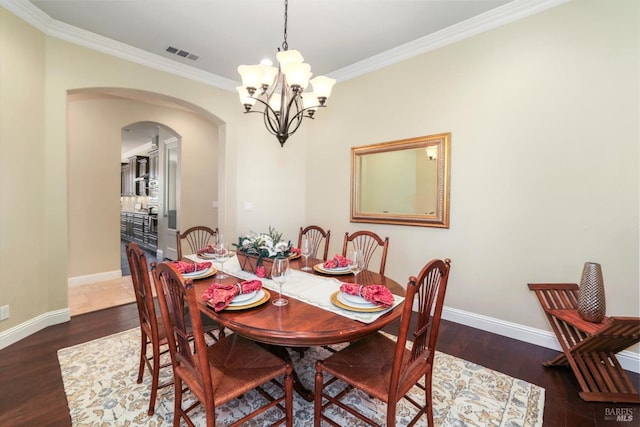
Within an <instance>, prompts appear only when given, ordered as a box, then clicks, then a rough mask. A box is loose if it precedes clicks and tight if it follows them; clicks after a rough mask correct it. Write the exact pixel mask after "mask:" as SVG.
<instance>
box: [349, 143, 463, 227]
mask: <svg viewBox="0 0 640 427" xmlns="http://www.w3.org/2000/svg"><path fill="white" fill-rule="evenodd" d="M450 146H451V134H450V133H441V134H437V135H429V136H420V137H416V138H409V139H402V140H398V141H390V142H384V143H381V144H372V145H365V146H360V147H351V222H369V223H380V224H399V225H415V226H420V227H439V228H449V180H450V177H449V168H450V159H449V156H450V150H451V147H450Z"/></svg>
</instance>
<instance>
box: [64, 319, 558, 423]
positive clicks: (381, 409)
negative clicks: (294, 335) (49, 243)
mask: <svg viewBox="0 0 640 427" xmlns="http://www.w3.org/2000/svg"><path fill="white" fill-rule="evenodd" d="M139 346H140V332H139V330H138V328H134V329H131V330H128V331H125V332H121V333H118V334H114V335H110V336H107V337H104V338H100V339H97V340H94V341H90V342H87V343H83V344H79V345H76V346H74V347H68V348H64V349H61V350H59V351H58V359H59V361H60V368H61V371H62V378H63V382H64V389H65V392H66V395H67V401H68V404H69V412H70V414H71V420H72V423H73V426H76V427H78V426H125V425H126V426H138V425H139V426H161V425H171V423H172V422H173V387H166V388H164V389H160V390H159V391H158V398H157V402H156V411H155V414H154V415H153V416H148V415H147V406H148V399H149V393H150V387H151V376H150V374H149V372H148V370H147V371H146V372H145V376H144V380H143V382H142V383H141V384H136V377H137V372H138V360H139V351H140V348H139ZM329 354H330V353H329V352H328V351H327V350H325V349H323V348H320V347H312V348H310V349H309V350H307V352H306V353H305V356H304V358H302V359H300V358H299V357H298V355H297V353H293V354H292V359H293V360H294V364H295V367H296V370H297V371H298V373H299V374H300V376H301V381H302V382H303V383H304V384H305V385H306V386H307V387H308V388H309V389H313V378H314V361H315V360H317V359H322V358H325V357H327V356H328V355H329ZM435 360H436V361H435V366H434V373H433V393H434V396H433V406H434V421H435V424H436V425H438V426H455V427H461V426H508V427H516V426H523V427H524V426H527V427H535V426H541V425H542V419H543V412H544V395H545V393H544V389H543V388H541V387H538V386H536V385H533V384H530V383H528V382H526V381H522V380H519V379H516V378H512V377H510V376H508V375H504V374H502V373H500V372H496V371H492V370H490V369H487V368H484V367H482V366H479V365H476V364H473V363H470V362H467V361H465V360H462V359H459V358H456V357H453V356H450V355H447V354H444V353H440V352H438V353H437V354H436V356H435ZM160 374H161V376H163V378H161V380H160V382H161V383H162V382H164V380H166V379H167V378H169V379H170V377H171V373H170V369H164V370H161V372H160ZM276 393H277V391H276ZM412 393H413V394H415V396H416V398H417V399H420V397H419V395H420V394H421V391H420V390H419V389H418V388H414V390H412ZM294 396H295V398H294V409H293V411H294V412H293V415H294V419H295V423H294V425H295V426H310V425H313V404H312V403H310V402H307V401H305V400H303V399H302V398H300V397H299V396H298V395H297V394H295V393H294ZM261 399H262V397H261V396H260V395H259V394H258V393H254V392H250V393H247V394H245V395H244V396H243V398H242V399H237V400H235V401H232V402H229V403H227V404H225V405H223V406H220V407H218V408H216V420H217V423H218V424H219V425H221V426H223V425H228V424H230V423H231V422H233V421H234V420H237V419H238V418H240V416H241V414H245V413H248V411H249V410H250V408H252V407H255V406H257V405H259V404H260V401H261ZM348 401H349V403H350V404H351V405H355V406H358V407H359V408H360V410H361V411H362V412H363V413H364V414H366V415H369V416H372V417H373V418H374V419H377V420H378V421H379V422H380V423H381V424H384V419H385V414H386V405H385V404H384V403H382V402H380V401H378V400H376V399H373V398H371V397H369V396H367V395H366V394H364V393H361V392H359V391H357V390H353V391H352V392H350V394H349V397H348ZM397 411H398V418H397V424H398V425H406V424H407V423H408V420H409V419H410V418H411V416H412V413H415V412H414V408H413V406H412V405H411V404H407V403H406V402H404V401H402V402H401V403H400V404H399V405H398V410H397ZM280 416H281V413H280V412H279V411H278V410H276V409H274V410H272V411H268V412H266V413H265V414H262V415H261V416H259V417H257V418H255V419H254V420H252V421H251V422H249V423H247V424H246V425H247V426H263V425H269V424H271V422H272V420H274V419H277V418H279V417H280ZM331 416H332V417H333V418H334V420H335V421H336V422H337V423H338V424H339V425H342V426H359V425H362V424H361V422H360V421H359V420H353V419H351V418H347V416H346V415H345V414H344V413H343V412H342V411H341V410H335V411H334V412H332V413H331ZM194 419H195V421H196V425H204V412H203V411H202V409H201V407H199V408H198V409H196V413H194ZM198 420H199V422H198ZM426 424H427V423H426V420H425V419H424V417H423V419H422V420H421V422H419V423H418V424H417V425H422V426H426Z"/></svg>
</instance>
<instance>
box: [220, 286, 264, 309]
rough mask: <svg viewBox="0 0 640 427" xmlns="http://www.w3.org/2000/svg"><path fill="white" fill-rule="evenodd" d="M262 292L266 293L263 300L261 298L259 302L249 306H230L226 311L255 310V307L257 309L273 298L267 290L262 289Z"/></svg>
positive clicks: (251, 303)
mask: <svg viewBox="0 0 640 427" xmlns="http://www.w3.org/2000/svg"><path fill="white" fill-rule="evenodd" d="M262 290H263V291H264V296H263V297H262V298H260V299H259V300H257V301H254V302H250V303H248V304H241V305H229V306H227V308H225V310H228V311H234V310H246V309H247V308H253V307H257V306H259V305H262V304H264V303H265V302H267V301H269V298H271V294H270V293H269V291H268V290H266V289H265V288H262Z"/></svg>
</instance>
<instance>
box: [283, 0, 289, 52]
mask: <svg viewBox="0 0 640 427" xmlns="http://www.w3.org/2000/svg"><path fill="white" fill-rule="evenodd" d="M287 9H289V0H284V41H283V42H282V49H283V50H288V49H289V44H288V43H287V18H288V14H287Z"/></svg>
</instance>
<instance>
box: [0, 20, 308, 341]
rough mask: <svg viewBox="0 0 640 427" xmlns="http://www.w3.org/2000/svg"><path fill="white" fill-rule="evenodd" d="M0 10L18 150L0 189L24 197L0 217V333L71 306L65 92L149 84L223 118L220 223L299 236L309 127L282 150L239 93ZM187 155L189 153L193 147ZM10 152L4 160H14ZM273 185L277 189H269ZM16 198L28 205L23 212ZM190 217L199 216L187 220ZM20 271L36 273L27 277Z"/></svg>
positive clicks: (10, 133) (231, 232)
mask: <svg viewBox="0 0 640 427" xmlns="http://www.w3.org/2000/svg"><path fill="white" fill-rule="evenodd" d="M0 11H1V13H2V15H1V16H2V23H3V25H2V28H1V29H0V35H1V36H2V41H1V42H0V43H2V46H3V49H2V51H1V52H0V53H1V54H2V61H1V62H2V63H3V67H5V69H4V70H3V73H2V88H3V93H2V98H1V99H0V108H2V112H3V113H4V112H9V113H8V114H3V129H2V130H0V132H2V140H3V143H4V141H11V144H12V150H10V152H13V153H18V154H19V156H16V158H15V159H12V160H11V162H12V164H11V166H10V167H8V168H6V169H4V170H3V172H2V173H3V175H2V176H3V181H2V183H1V185H2V187H1V188H2V193H3V194H2V197H3V198H7V197H12V198H13V199H14V200H15V201H17V202H19V203H11V204H9V205H8V204H6V203H3V204H2V206H3V208H4V207H5V206H11V207H12V211H9V212H7V214H6V215H3V221H2V224H3V225H2V227H3V228H2V231H3V235H2V236H1V238H2V248H3V249H2V250H3V256H2V261H1V262H2V264H1V266H0V296H1V297H2V304H5V303H6V304H9V305H10V306H11V318H10V319H9V320H6V321H3V322H2V323H0V332H4V331H7V330H8V329H11V328H12V327H14V326H17V325H25V324H27V323H29V322H32V321H33V320H34V318H36V317H38V316H39V315H44V316H46V317H47V318H48V317H51V316H52V315H51V313H58V312H59V311H64V310H65V309H66V307H67V278H68V268H69V267H70V266H69V265H68V262H67V253H68V252H67V250H68V246H73V244H69V243H68V241H67V239H68V231H69V228H68V227H67V213H68V209H67V205H68V202H69V200H68V199H67V155H68V153H67V92H68V91H73V90H78V89H92V88H121V89H133V90H140V91H146V92H151V93H155V94H159V95H161V96H167V97H170V98H172V99H180V100H183V101H184V103H185V104H188V105H190V106H195V108H197V109H201V110H202V111H203V112H205V113H207V114H209V115H211V116H212V117H215V118H217V120H218V123H217V125H218V128H219V133H218V139H219V142H220V143H221V144H222V147H221V155H223V156H224V159H223V161H222V162H221V163H222V164H223V165H224V172H223V176H222V177H221V180H222V184H221V185H222V187H223V188H222V190H223V192H224V198H221V201H223V203H221V206H220V208H219V217H220V218H223V221H224V222H223V223H221V224H220V227H221V228H222V229H223V230H225V233H226V235H227V236H237V235H238V234H239V233H245V232H248V231H249V230H251V229H262V228H263V227H267V226H268V225H269V224H271V225H274V226H276V227H278V228H279V229H280V230H282V231H283V232H285V235H286V236H287V237H289V236H291V238H293V237H294V236H297V228H298V227H299V223H300V218H303V217H304V182H305V176H304V163H302V162H300V161H299V159H301V158H304V153H305V149H306V148H305V144H304V139H305V132H304V131H300V132H298V135H295V136H294V137H292V138H291V141H290V142H287V146H288V147H287V149H281V148H280V146H279V144H278V143H277V141H276V140H275V138H274V137H272V136H269V135H265V132H264V127H263V126H264V125H263V123H262V120H260V117H259V116H257V115H256V116H252V115H247V116H245V115H243V114H242V108H240V107H239V105H238V102H237V95H236V94H234V93H231V92H227V91H224V90H220V89H216V88H214V87H211V86H208V85H206V84H203V83H199V82H195V81H192V80H188V79H186V78H181V77H176V76H174V75H171V74H168V73H164V72H161V71H157V70H154V69H150V68H147V67H145V66H143V65H139V64H134V63H131V62H128V61H125V60H121V59H117V58H115V57H111V56H109V55H106V54H102V53H99V52H95V51H92V50H89V49H86V48H83V47H80V46H77V45H73V44H70V43H67V42H65V41H62V40H58V39H55V38H51V37H43V36H42V34H40V33H39V32H38V31H35V30H34V29H33V28H32V27H30V26H29V25H28V24H26V23H24V22H23V21H21V20H20V19H18V18H16V17H15V16H13V15H12V14H11V13H9V12H7V11H6V10H5V9H3V8H1V9H0ZM5 58H8V59H9V60H5ZM8 63H12V64H11V65H10V67H9V64H8ZM7 67H9V68H7ZM4 71H6V73H5V72H4ZM5 118H6V119H5ZM10 118H11V119H12V120H11V121H10V122H9V121H8V120H7V119H10ZM5 123H6V124H9V123H10V125H8V126H4V124H5ZM306 137H308V135H307V136H306ZM296 139H297V143H294V141H295V140H296ZM16 141H25V145H24V146H22V148H20V147H21V146H19V145H17V144H16ZM14 145H15V147H14ZM289 147H291V148H289ZM27 153H28V154H29V155H28V156H27ZM185 155H186V156H187V157H190V156H191V157H193V155H194V153H185ZM5 158H6V157H4V156H3V162H7V161H8V159H7V160H5ZM33 165H35V167H32V166H33ZM21 166H24V167H21ZM18 171H20V173H19V174H17V175H15V173H17V172H18ZM8 172H12V173H11V174H8ZM6 175H9V178H10V179H6ZM14 175H15V176H14ZM118 176H119V175H118ZM16 177H20V178H24V179H17V178H16ZM206 178H207V177H206V176H203V177H201V179H206ZM184 179H186V180H187V181H189V182H194V181H195V180H196V179H200V177H198V178H194V177H189V176H188V175H187V176H185V177H184ZM241 179H242V184H239V182H240V180H241ZM275 189H278V190H277V196H273V195H272V194H271V193H272V191H273V192H275V191H276V190H275ZM245 201H249V202H252V203H253V206H254V208H253V210H246V211H245V210H243V208H244V202H245ZM16 206H24V211H19V210H16V209H15V207H16ZM241 209H242V210H241ZM3 213H4V212H3ZM191 220H193V221H199V220H200V219H199V218H197V217H195V216H194V217H191V218H189V217H186V218H185V219H184V221H191ZM110 224H111V223H110ZM109 226H111V225H109ZM25 230H27V231H25ZM5 248H6V249H5ZM17 250H22V252H24V253H27V252H28V253H29V257H28V258H23V260H24V265H22V264H21V261H15V259H14V257H13V255H12V257H11V260H10V261H9V258H8V257H7V256H6V255H5V254H6V253H7V252H9V251H10V254H13V253H14V251H17ZM27 261H28V262H27ZM16 265H17V266H18V268H16ZM71 268H75V267H71ZM106 268H109V267H106ZM16 271H19V273H17V272H16ZM24 271H30V272H31V274H30V275H29V276H28V277H26V276H25V275H24V274H23V272H24ZM95 273H98V272H95ZM56 316H57V315H56ZM53 317H55V316H53ZM55 318H56V319H59V318H58V317H55ZM38 325H41V323H36V327H38ZM20 328H22V326H20ZM12 333H13V332H12Z"/></svg>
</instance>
